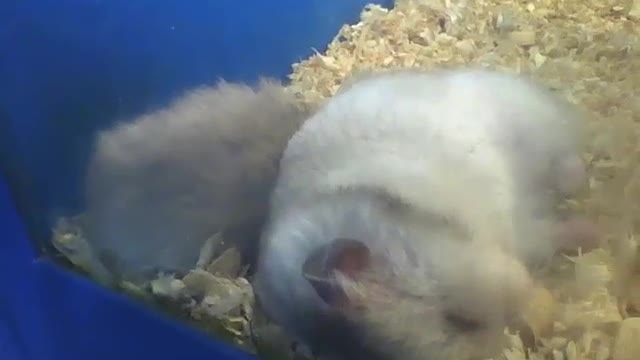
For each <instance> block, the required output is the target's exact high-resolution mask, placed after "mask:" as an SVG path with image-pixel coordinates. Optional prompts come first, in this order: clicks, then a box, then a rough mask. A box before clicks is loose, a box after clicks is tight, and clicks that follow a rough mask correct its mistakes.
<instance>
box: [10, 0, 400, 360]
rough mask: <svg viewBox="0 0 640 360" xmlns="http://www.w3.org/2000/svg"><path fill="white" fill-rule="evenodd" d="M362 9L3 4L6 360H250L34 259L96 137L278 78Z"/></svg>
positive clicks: (224, 3)
mask: <svg viewBox="0 0 640 360" xmlns="http://www.w3.org/2000/svg"><path fill="white" fill-rule="evenodd" d="M369 2H377V3H386V5H389V4H388V3H390V2H391V0H388V1H368V0H245V1H240V0H174V1H169V0H50V1H47V0H40V1H37V0H31V1H29V0H21V1H20V0H2V1H0V171H1V173H0V359H3V360H13V359H20V360H23V359H32V360H57V359H60V360H75V359H82V360H87V359H91V360H101V359H105V360H107V359H109V360H113V359H119V360H127V359H132V360H133V359H136V360H139V359H154V360H160V359H190V360H192V359H209V360H211V359H249V358H250V357H249V356H248V355H245V354H244V353H242V352H240V351H238V350H236V349H234V348H230V347H228V346H224V345H222V344H221V343H220V342H218V341H214V340H211V339H209V338H207V337H206V336H204V335H203V334H201V333H199V332H196V331H194V330H192V329H189V328H186V327H184V326H180V325H177V324H175V323H173V322H171V321H170V320H168V319H167V318H165V317H162V316H160V315H159V314H156V313H155V312H152V311H149V310H147V309H145V308H143V307H141V306H140V305H139V304H137V303H135V302H133V301H132V300H129V299H127V298H125V297H124V296H122V295H119V294H115V293H111V292H108V291H107V290H105V289H103V288H101V287H99V286H97V285H95V284H93V283H92V282H90V281H88V280H86V279H85V278H82V277H80V276H78V275H76V274H73V273H71V272H68V271H67V270H64V269H62V268H59V267H57V266H56V265H55V264H52V263H51V262H50V261H48V260H47V259H46V258H42V257H40V256H39V255H38V252H37V250H36V247H35V246H34V245H35V240H40V241H42V240H43V239H46V238H47V237H48V236H49V231H50V230H49V229H50V226H51V224H52V223H51V221H52V220H53V219H55V217H56V216H59V215H62V214H73V213H75V212H76V211H78V210H80V209H81V203H82V198H81V196H80V194H81V191H80V184H81V179H82V173H83V171H84V165H85V162H86V160H87V156H88V155H89V147H90V144H91V141H92V135H93V134H94V133H95V131H96V130H97V129H100V128H104V127H107V126H109V125H110V124H112V123H113V122H114V121H116V120H120V119H124V118H129V117H131V116H133V115H137V114H140V113H141V112H144V111H147V110H149V109H151V108H153V107H156V106H159V105H162V104H164V103H166V102H167V101H168V100H169V99H170V98H171V97H173V96H175V95H177V94H178V93H179V92H181V91H183V90H185V89H187V88H189V87H192V86H195V85H200V84H203V83H213V82H215V81H216V79H218V78H224V79H226V80H229V81H243V82H253V81H255V80H256V79H257V77H258V76H261V75H269V76H275V77H280V78H283V77H284V76H285V75H286V74H287V73H288V72H289V71H290V64H291V63H293V62H296V61H298V60H300V59H302V58H305V57H307V56H309V55H310V54H311V53H312V48H316V49H318V50H322V49H324V48H325V45H326V44H327V42H328V41H329V40H330V39H331V38H332V37H333V36H334V35H335V33H336V32H337V31H338V29H339V28H340V26H341V25H342V24H344V23H353V22H355V21H357V20H358V14H359V13H360V11H361V9H362V7H363V6H364V5H365V4H366V3H369Z"/></svg>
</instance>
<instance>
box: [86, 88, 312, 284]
mask: <svg viewBox="0 0 640 360" xmlns="http://www.w3.org/2000/svg"><path fill="white" fill-rule="evenodd" d="M308 111H309V108H308V107H307V106H304V105H303V104H301V103H300V101H298V100H296V99H295V98H294V97H293V95H290V94H288V93H287V92H285V90H284V88H283V87H282V86H281V85H280V84H278V83H277V82H275V81H273V80H269V79H263V80H261V81H260V83H259V84H258V85H257V86H256V87H250V86H248V85H242V84H233V83H227V82H220V83H218V84H217V85H216V86H214V87H200V88H197V89H194V90H192V91H189V92H187V93H186V94H184V95H182V96H180V97H179V98H177V99H176V100H174V101H173V102H172V103H171V104H169V105H168V106H167V107H165V108H163V109H159V110H157V111H154V112H151V113H149V114H146V115H143V116H140V117H138V118H135V119H133V120H132V121H130V122H125V123H121V124H118V125H116V126H114V127H113V128H111V129H108V130H106V131H103V132H102V133H100V134H98V137H97V140H96V145H95V151H94V154H93V157H92V159H91V162H90V164H89V167H88V170H87V177H86V209H87V214H88V220H89V222H88V223H89V231H88V240H89V241H90V245H91V247H92V248H93V249H94V250H95V257H96V260H95V264H94V265H95V267H96V273H97V274H98V275H99V276H103V277H106V278H110V277H113V276H119V277H124V278H126V279H128V280H131V281H137V280H146V279H148V278H149V277H151V276H154V275H155V273H156V272H157V271H167V272H186V271H188V270H191V269H193V267H194V266H195V265H196V262H197V260H198V255H199V252H200V249H201V247H202V246H203V244H204V243H205V241H206V240H207V238H208V237H209V236H211V235H213V234H215V233H216V232H220V231H225V230H228V229H236V230H238V231H240V232H241V233H243V234H244V236H245V237H249V239H247V241H249V242H252V243H251V244H249V245H247V246H248V247H249V248H251V247H252V248H254V249H255V248H256V247H257V242H258V238H259V234H260V230H261V228H262V225H263V223H264V220H265V218H266V212H267V210H268V204H269V194H270V192H271V190H272V189H273V186H274V184H275V180H276V176H277V172H278V162H279V160H280V157H281V155H282V151H283V150H284V148H285V146H286V144H287V141H288V140H289V137H290V136H291V135H292V134H293V133H294V132H295V131H296V130H297V129H298V128H299V126H300V124H301V123H302V121H303V120H304V119H305V118H306V117H307V116H308ZM103 265H104V266H106V268H105V267H104V266H103Z"/></svg>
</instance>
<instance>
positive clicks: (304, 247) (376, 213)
mask: <svg viewBox="0 0 640 360" xmlns="http://www.w3.org/2000/svg"><path fill="white" fill-rule="evenodd" d="M578 133H579V115H577V114H576V113H575V112H574V111H573V109H572V108H571V106H569V105H568V104H566V103H564V102H562V101H561V100H559V99H557V98H556V97H554V96H553V95H551V94H549V93H548V92H547V91H546V90H544V89H543V88H542V87H541V86H538V85H535V84H534V83H532V82H531V81H528V80H526V79H524V78H520V77H517V76H513V75H507V74H502V73H498V72H492V71H489V70H475V69H469V70H442V71H434V72H420V71H416V70H400V71H392V72H385V73H377V74H371V75H368V76H364V77H361V78H359V79H357V80H354V81H352V82H349V83H347V85H345V87H344V88H343V89H341V90H340V91H339V92H338V93H337V94H336V96H335V97H334V98H332V99H331V100H329V101H328V102H327V103H326V104H325V105H324V106H323V107H322V108H321V109H320V110H319V111H318V112H316V113H315V114H314V115H313V116H311V117H310V118H309V119H308V120H307V121H306V122H305V123H304V125H303V126H302V127H301V129H300V130H299V131H298V132H297V133H296V134H295V135H294V136H293V137H292V138H291V140H290V141H289V144H288V146H287V148H286V150H285V152H284V155H283V158H282V160H281V164H280V174H279V179H278V182H277V184H276V187H275V190H274V192H273V195H272V207H271V212H270V215H269V216H270V220H269V223H268V225H267V227H266V229H265V232H264V234H263V237H262V240H261V250H260V255H259V260H258V267H257V272H256V276H255V279H254V286H255V289H256V293H257V296H258V299H259V301H260V303H261V304H262V306H263V308H264V309H265V310H266V311H267V313H268V314H269V315H270V316H271V317H272V318H273V319H274V320H275V321H277V322H279V323H280V324H281V325H283V326H284V327H285V329H287V330H288V331H289V332H290V333H291V334H293V335H294V336H297V337H298V338H299V339H300V340H302V341H303V342H305V343H307V344H308V345H309V346H310V347H311V348H312V349H314V350H315V351H316V352H319V353H326V354H328V355H329V356H336V357H337V358H342V359H370V358H378V359H402V360H404V359H407V360H409V359H424V358H428V359H430V360H445V359H457V360H466V359H476V358H486V357H490V356H491V355H493V354H495V352H496V351H499V350H500V349H501V348H502V345H503V343H502V340H503V337H502V335H503V333H502V331H503V327H504V326H505V325H507V324H509V323H510V321H512V320H513V319H515V318H517V316H518V314H519V313H520V312H521V311H522V310H523V307H524V306H526V301H527V299H528V297H529V291H530V289H531V288H532V285H531V284H532V280H531V278H530V274H529V272H528V269H527V267H526V265H530V264H535V263H537V262H538V261H540V260H541V259H544V258H545V257H546V256H549V254H550V253H551V252H552V251H553V248H554V243H553V239H552V238H553V236H552V233H553V230H552V228H553V226H552V223H553V216H552V215H551V209H552V204H553V203H554V201H555V200H556V199H558V198H559V197H560V196H562V195H566V194H570V193H572V192H575V191H577V189H578V188H579V187H580V186H581V182H582V181H583V179H584V174H583V172H584V170H583V164H582V160H581V159H580V157H579V151H578V150H577V148H578V147H579V142H580V141H579V136H578V135H576V134H578Z"/></svg>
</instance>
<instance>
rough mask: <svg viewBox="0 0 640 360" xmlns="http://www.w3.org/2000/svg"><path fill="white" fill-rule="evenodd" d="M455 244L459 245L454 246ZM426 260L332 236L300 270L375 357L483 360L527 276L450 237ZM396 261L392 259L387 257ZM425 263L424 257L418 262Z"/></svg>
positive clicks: (519, 306) (513, 317)
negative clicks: (391, 253)
mask: <svg viewBox="0 0 640 360" xmlns="http://www.w3.org/2000/svg"><path fill="white" fill-rule="evenodd" d="M461 245H463V246H461ZM438 247H439V248H441V249H442V251H441V252H436V251H435V250H436V249H437V248H434V251H433V252H431V253H430V254H429V256H428V259H421V258H420V257H419V255H418V254H417V253H407V254H406V256H405V257H404V259H405V260H402V261H400V262H401V263H399V262H398V260H395V261H394V260H393V258H394V257H392V256H389V255H385V254H383V253H380V252H376V251H375V249H374V248H373V247H370V246H368V245H367V242H366V241H362V240H359V239H348V238H339V239H336V240H334V241H333V242H331V243H329V244H328V245H323V246H320V247H318V248H317V249H315V250H314V251H313V252H312V253H311V254H310V255H309V257H308V258H307V260H306V262H305V263H304V266H303V270H302V271H303V276H304V278H305V279H306V280H307V281H308V282H309V283H310V284H311V285H312V287H313V288H314V289H315V291H316V293H317V294H318V295H319V297H320V298H322V300H323V301H324V302H325V303H326V304H327V305H328V307H329V309H331V311H333V312H335V313H338V314H340V315H341V316H343V317H344V319H346V321H347V322H349V323H351V324H355V325H354V326H352V327H351V328H355V329H359V331H361V332H362V336H360V337H358V338H359V339H362V341H363V342H364V343H365V344H364V345H362V346H361V347H362V348H367V349H374V350H373V351H371V353H373V354H381V355H379V358H381V359H425V358H428V359H430V360H445V359H458V360H467V359H483V358H487V357H491V356H493V355H495V354H496V353H497V352H499V351H500V350H501V349H503V348H504V346H505V345H506V343H505V341H506V338H505V336H504V328H505V326H508V325H509V324H510V323H513V324H516V323H517V321H518V316H519V314H520V313H521V312H522V311H523V309H524V307H525V306H526V305H527V300H528V298H529V291H530V289H531V288H532V280H531V279H530V277H529V274H528V272H527V271H526V270H525V268H524V267H523V265H522V264H520V263H519V262H518V261H516V260H515V259H514V258H512V257H509V256H507V255H506V254H505V253H503V252H501V250H499V249H497V248H488V247H479V246H475V245H470V244H468V243H465V244H460V243H455V242H451V243H449V246H448V249H447V248H444V247H440V246H438ZM395 258H396V259H398V257H397V256H396V257H395ZM425 260H426V263H429V264H428V265H426V266H425V264H426V263H425V262H424V261H425Z"/></svg>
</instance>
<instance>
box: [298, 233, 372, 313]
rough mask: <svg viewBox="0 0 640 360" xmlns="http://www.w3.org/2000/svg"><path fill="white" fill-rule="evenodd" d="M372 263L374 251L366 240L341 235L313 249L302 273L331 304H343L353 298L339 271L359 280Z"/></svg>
mask: <svg viewBox="0 0 640 360" xmlns="http://www.w3.org/2000/svg"><path fill="white" fill-rule="evenodd" d="M370 263H371V253H370V251H369V248H368V247H367V246H366V245H365V244H364V243H363V242H361V241H359V240H355V239H345V238H338V239H335V240H333V241H332V242H331V243H330V244H328V245H323V246H320V247H319V248H317V249H315V250H314V251H312V252H311V254H309V256H308V257H307V259H306V261H305V262H304V264H303V266H302V274H303V276H304V277H305V279H307V281H309V283H310V284H311V285H312V286H313V288H314V289H315V290H316V292H317V293H318V295H319V296H320V297H321V298H322V299H323V300H324V301H325V302H326V303H327V304H329V305H333V306H341V305H345V304H347V303H348V301H349V299H348V297H347V295H346V294H345V292H344V289H343V288H342V285H341V284H340V282H339V281H338V279H337V278H336V273H337V272H340V273H341V274H342V275H344V276H346V277H347V278H349V279H353V280H355V279H356V278H357V276H358V275H359V274H360V273H361V272H362V271H363V270H365V269H367V268H368V267H369V266H370Z"/></svg>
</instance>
